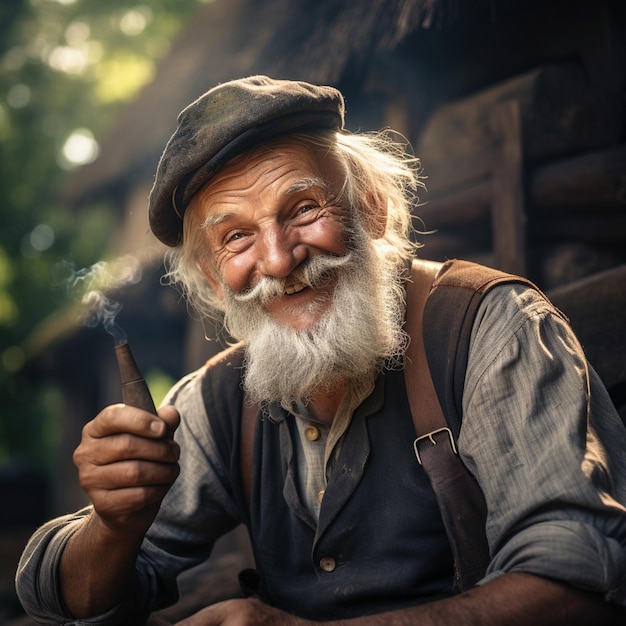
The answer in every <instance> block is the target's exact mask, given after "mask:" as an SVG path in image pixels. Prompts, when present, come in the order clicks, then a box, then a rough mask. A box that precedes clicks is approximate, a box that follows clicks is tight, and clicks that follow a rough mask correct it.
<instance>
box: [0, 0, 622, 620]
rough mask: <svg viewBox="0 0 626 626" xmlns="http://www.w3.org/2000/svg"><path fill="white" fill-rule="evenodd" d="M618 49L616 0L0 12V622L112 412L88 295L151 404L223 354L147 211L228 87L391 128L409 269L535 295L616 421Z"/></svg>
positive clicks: (199, 0) (166, 0)
mask: <svg viewBox="0 0 626 626" xmlns="http://www.w3.org/2000/svg"><path fill="white" fill-rule="evenodd" d="M625 42H626V7H625V5H624V3H623V2H622V1H621V0H597V1H596V2H593V3H591V2H589V1H583V0H567V1H565V0H541V1H539V0H537V1H533V0H525V1H521V0H520V1H516V0H369V1H366V0H360V1H359V0H353V1H349V0H145V1H144V2H133V1H132V0H108V1H107V2H101V1H100V0H3V2H2V4H1V5H0V190H1V192H2V193H1V196H0V212H1V220H2V226H1V229H0V504H1V506H0V624H2V623H6V624H9V623H15V624H17V623H18V621H19V620H21V619H22V618H21V611H20V607H19V604H18V602H17V599H16V598H15V594H14V591H13V582H12V581H13V576H14V572H15V567H16V564H17V559H18V558H19V554H20V551H21V548H22V547H23V545H24V542H25V541H26V539H27V537H28V535H29V534H30V533H31V532H32V530H33V529H34V528H36V526H37V525H38V524H40V523H41V522H42V521H44V520H45V519H47V518H49V517H50V516H52V515H57V514H60V513H64V512H67V511H70V510H74V509H76V508H78V507H79V506H82V505H83V504H84V503H85V500H84V496H83V495H82V493H81V492H80V490H79V488H78V486H77V483H76V476H75V471H74V468H73V465H72V462H71V453H72V450H73V449H74V447H75V446H76V445H77V443H78V441H79V438H80V430H81V428H82V426H83V424H84V423H85V422H86V421H87V420H89V419H91V418H92V417H93V416H94V415H95V414H96V413H97V412H98V411H99V410H100V408H101V407H102V406H104V405H105V404H108V403H110V402H116V401H119V400H120V392H119V379H118V374H117V371H116V367H115V362H114V356H113V339H112V337H111V335H110V333H109V332H107V328H106V327H105V324H103V323H102V320H99V319H97V316H96V317H94V311H93V310H92V309H91V307H90V306H88V305H87V304H85V302H84V300H85V297H86V295H87V294H89V293H91V292H93V291H98V292H99V293H101V294H103V295H104V296H106V298H107V299H108V300H107V304H108V305H109V307H111V309H110V310H112V312H113V314H114V315H115V321H116V323H117V324H118V329H121V331H123V332H124V333H125V334H126V335H127V337H128V340H129V343H130V344H131V346H132V347H133V350H134V352H135V356H136V358H137V361H138V362H139V365H140V367H142V369H143V371H144V374H145V376H146V378H147V379H148V381H149V384H150V387H151V390H152V392H153V394H154V396H155V400H156V401H157V403H158V401H159V400H160V399H161V398H162V397H163V394H164V393H165V391H166V390H167V388H168V387H169V385H170V384H171V383H172V382H174V381H175V380H176V379H177V378H178V377H179V376H181V375H182V374H183V373H185V372H186V371H189V370H191V369H194V368H196V367H198V366H200V365H201V364H202V363H203V362H204V360H205V359H206V358H208V357H209V356H211V355H212V354H213V353H215V352H216V351H217V350H218V349H219V348H220V346H221V345H222V343H223V339H224V338H223V337H221V336H220V334H219V329H215V328H210V327H208V326H207V325H206V324H205V325H203V324H200V323H199V322H198V321H197V320H195V319H193V316H189V315H188V312H187V310H186V307H185V305H184V303H183V302H181V300H180V297H179V295H178V294H177V293H176V292H175V291H174V290H172V289H171V288H168V287H164V286H162V285H161V284H160V281H159V279H160V276H161V275H162V273H163V267H162V255H163V248H162V246H161V245H160V244H159V243H158V242H157V241H156V240H155V239H154V238H153V237H152V236H151V235H150V233H149V231H148V225H147V218H146V206H147V196H148V193H149V190H150V187H151V184H152V179H153V175H154V171H155V168H156V164H157V162H158V158H159V156H160V153H161V151H162V149H163V147H164V145H165V143H166V141H167V139H168V138H169V136H170V135H171V133H172V132H173V131H174V128H175V120H176V115H177V114H178V112H179V111H180V110H181V109H182V108H183V107H184V106H186V105H187V104H188V103H189V102H191V101H192V100H193V99H195V98H197V97H198V96H200V95H201V94H202V93H203V92H204V91H206V90H207V89H208V88H210V87H211V86H213V85H215V84H216V83H218V82H220V81H224V80H229V79H231V78H237V77H240V76H244V75H249V74H256V73H264V74H269V75H272V76H274V77H277V78H281V77H282V78H294V79H303V80H309V81H312V82H318V83H324V84H332V85H334V86H336V87H338V88H339V89H341V91H342V92H343V93H344V95H345V96H346V101H347V127H348V129H350V130H353V131H355V130H376V129H380V128H385V127H390V128H392V129H394V130H396V131H398V132H400V133H402V135H403V136H404V137H405V138H406V140H407V141H408V142H409V143H410V145H411V146H412V148H413V150H414V151H415V153H416V154H417V155H418V156H419V157H420V158H421V160H422V165H423V169H424V176H425V177H426V178H425V183H426V187H427V190H426V191H424V193H423V196H422V197H421V198H420V201H421V202H420V206H418V207H416V210H415V216H416V226H417V227H418V228H419V229H420V230H421V231H422V232H423V233H424V234H423V235H420V241H421V242H422V243H424V247H423V249H422V255H423V256H424V257H426V258H432V259H436V260H443V259H445V258H452V257H463V258H469V259H472V260H477V261H481V262H485V263H488V264H490V265H492V266H496V267H499V268H501V269H505V270H508V271H513V272H517V273H521V274H525V275H527V276H529V277H530V278H531V279H532V280H534V281H535V282H536V283H537V284H538V285H539V286H540V287H541V288H542V289H544V290H546V291H549V292H550V295H551V296H553V297H554V300H555V302H556V303H557V304H558V305H559V306H561V307H562V308H563V309H564V310H565V312H566V313H567V314H568V315H570V318H571V319H572V323H573V325H574V327H575V329H576V330H577V332H578V333H579V336H580V337H581V340H582V342H583V345H584V347H585V349H586V350H587V353H588V355H589V357H590V360H591V361H592V363H593V364H594V366H596V368H597V369H598V371H599V372H600V374H601V375H602V377H603V378H604V380H605V383H606V384H607V386H608V387H609V390H610V391H611V394H612V397H613V399H614V401H615V403H616V405H618V407H620V408H622V410H623V406H624V404H626V391H625V383H624V381H625V380H626V364H625V359H624V356H623V355H624V353H625V352H624V348H625V347H626V346H625V340H624V330H623V326H624V324H623V311H624V305H625V304H626V271H625V265H624V263H625V262H626V261H625V256H626V252H625V250H626V247H625V244H626V138H625V135H626V133H625V130H624V121H625V120H624V117H625V112H626V110H625V100H624V94H625V92H624V86H625V78H626V51H625ZM107 310H108V309H107ZM100 312H102V311H101V310H100ZM238 541H239V540H237V539H235V540H233V542H231V543H230V544H229V543H226V544H225V547H224V548H223V549H222V552H221V554H222V555H228V554H229V553H231V552H233V551H236V550H237V549H238V546H239V545H240V544H239V543H238ZM23 623H26V622H23Z"/></svg>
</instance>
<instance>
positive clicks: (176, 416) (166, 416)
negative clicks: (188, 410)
mask: <svg viewBox="0 0 626 626" xmlns="http://www.w3.org/2000/svg"><path fill="white" fill-rule="evenodd" d="M157 414H158V416H159V417H160V418H161V419H162V420H163V421H164V422H165V423H166V424H167V434H168V436H169V437H173V436H174V431H175V430H176V429H177V428H178V425H179V424H180V413H179V412H178V411H177V410H176V409H175V408H174V407H173V406H170V405H167V406H162V407H161V408H160V409H159V410H158V411H157Z"/></svg>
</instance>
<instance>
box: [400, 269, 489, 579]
mask: <svg viewBox="0 0 626 626" xmlns="http://www.w3.org/2000/svg"><path fill="white" fill-rule="evenodd" d="M440 268H441V265H440V264H436V263H425V262H419V261H418V262H415V263H414V264H413V268H412V271H411V280H410V281H409V283H408V285H407V313H406V330H407V332H408V334H409V336H410V337H411V342H410V344H409V347H408V348H407V351H406V362H405V367H404V377H405V385H406V390H407V396H408V399H409V405H410V408H411V415H412V417H413V423H414V425H415V432H416V434H417V438H416V439H415V441H414V448H415V452H416V456H417V458H418V462H420V463H421V465H422V466H423V467H424V471H425V472H426V474H427V475H428V478H429V480H430V483H431V486H432V488H433V491H434V492H435V497H436V499H437V504H438V505H439V510H440V512H441V517H442V520H443V524H444V527H445V529H446V533H447V535H448V541H449V543H450V548H451V550H452V556H453V558H454V568H455V582H456V585H457V587H458V588H459V590H461V591H463V590H464V589H468V588H470V587H472V586H473V585H475V584H476V582H477V581H478V580H480V578H482V576H483V575H484V573H485V570H486V568H487V565H488V563H489V549H488V545H487V539H486V535H485V511H486V505H485V500H484V496H483V493H482V491H481V489H480V487H479V485H478V483H477V482H476V480H475V479H474V477H473V476H472V475H471V473H470V472H469V470H468V469H467V468H466V467H465V465H464V463H463V462H462V461H461V459H460V458H459V456H458V454H457V451H456V446H455V443H454V441H455V438H454V436H453V434H452V431H451V430H450V429H449V427H448V424H447V422H446V418H445V416H444V414H443V411H442V409H441V405H440V403H439V399H438V397H437V393H436V391H435V387H434V385H433V380H432V377H431V372H430V368H429V366H428V361H427V359H426V352H425V349H424V339H423V323H422V322H423V311H424V305H425V303H426V300H427V298H428V294H429V292H430V288H431V285H432V283H433V281H434V280H435V278H436V276H437V273H438V271H439V270H440Z"/></svg>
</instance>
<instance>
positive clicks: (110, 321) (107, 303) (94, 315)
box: [82, 290, 126, 346]
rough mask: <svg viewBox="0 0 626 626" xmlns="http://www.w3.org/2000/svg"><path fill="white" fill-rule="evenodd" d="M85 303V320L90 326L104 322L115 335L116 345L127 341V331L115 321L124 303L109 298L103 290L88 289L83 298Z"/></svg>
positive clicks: (105, 328)
mask: <svg viewBox="0 0 626 626" xmlns="http://www.w3.org/2000/svg"><path fill="white" fill-rule="evenodd" d="M82 302H83V304H84V305H85V307H86V308H85V316H84V317H83V321H84V323H85V325H86V326H88V327H89V328H95V327H96V326H97V325H98V324H100V323H102V326H104V330H106V331H107V333H109V335H111V337H113V340H114V341H115V345H116V346H119V345H120V344H122V343H126V333H125V332H124V330H123V329H122V327H121V326H120V325H119V324H116V323H115V317H116V316H117V314H118V313H119V312H120V311H121V310H122V305H121V304H120V303H119V302H115V301H114V300H111V299H109V298H107V297H106V296H105V295H104V294H103V293H102V292H101V291H95V290H94V291H88V292H87V293H86V294H85V295H84V296H83V299H82Z"/></svg>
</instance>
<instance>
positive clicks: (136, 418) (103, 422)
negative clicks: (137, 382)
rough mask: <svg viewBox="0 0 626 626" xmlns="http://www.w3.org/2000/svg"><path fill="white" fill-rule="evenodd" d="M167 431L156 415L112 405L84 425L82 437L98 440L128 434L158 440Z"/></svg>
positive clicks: (166, 425) (124, 406) (124, 405)
mask: <svg viewBox="0 0 626 626" xmlns="http://www.w3.org/2000/svg"><path fill="white" fill-rule="evenodd" d="M168 414H169V412H168V413H166V415H168ZM167 430H168V423H167V422H165V421H164V420H163V419H161V417H159V416H158V415H154V414H153V413H149V412H148V411H144V410H142V409H138V408H136V407H132V406H128V405H126V404H113V405H111V406H108V407H106V408H105V409H103V410H102V411H101V412H100V413H99V414H98V415H97V416H96V417H95V418H94V419H93V420H91V421H90V422H88V423H87V424H86V425H85V427H84V428H83V435H85V436H87V437H92V438H94V439H100V438H102V437H108V436H109V435H113V434H116V433H130V434H134V435H139V436H141V437H150V438H158V437H163V436H164V435H165V434H166V433H167Z"/></svg>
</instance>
